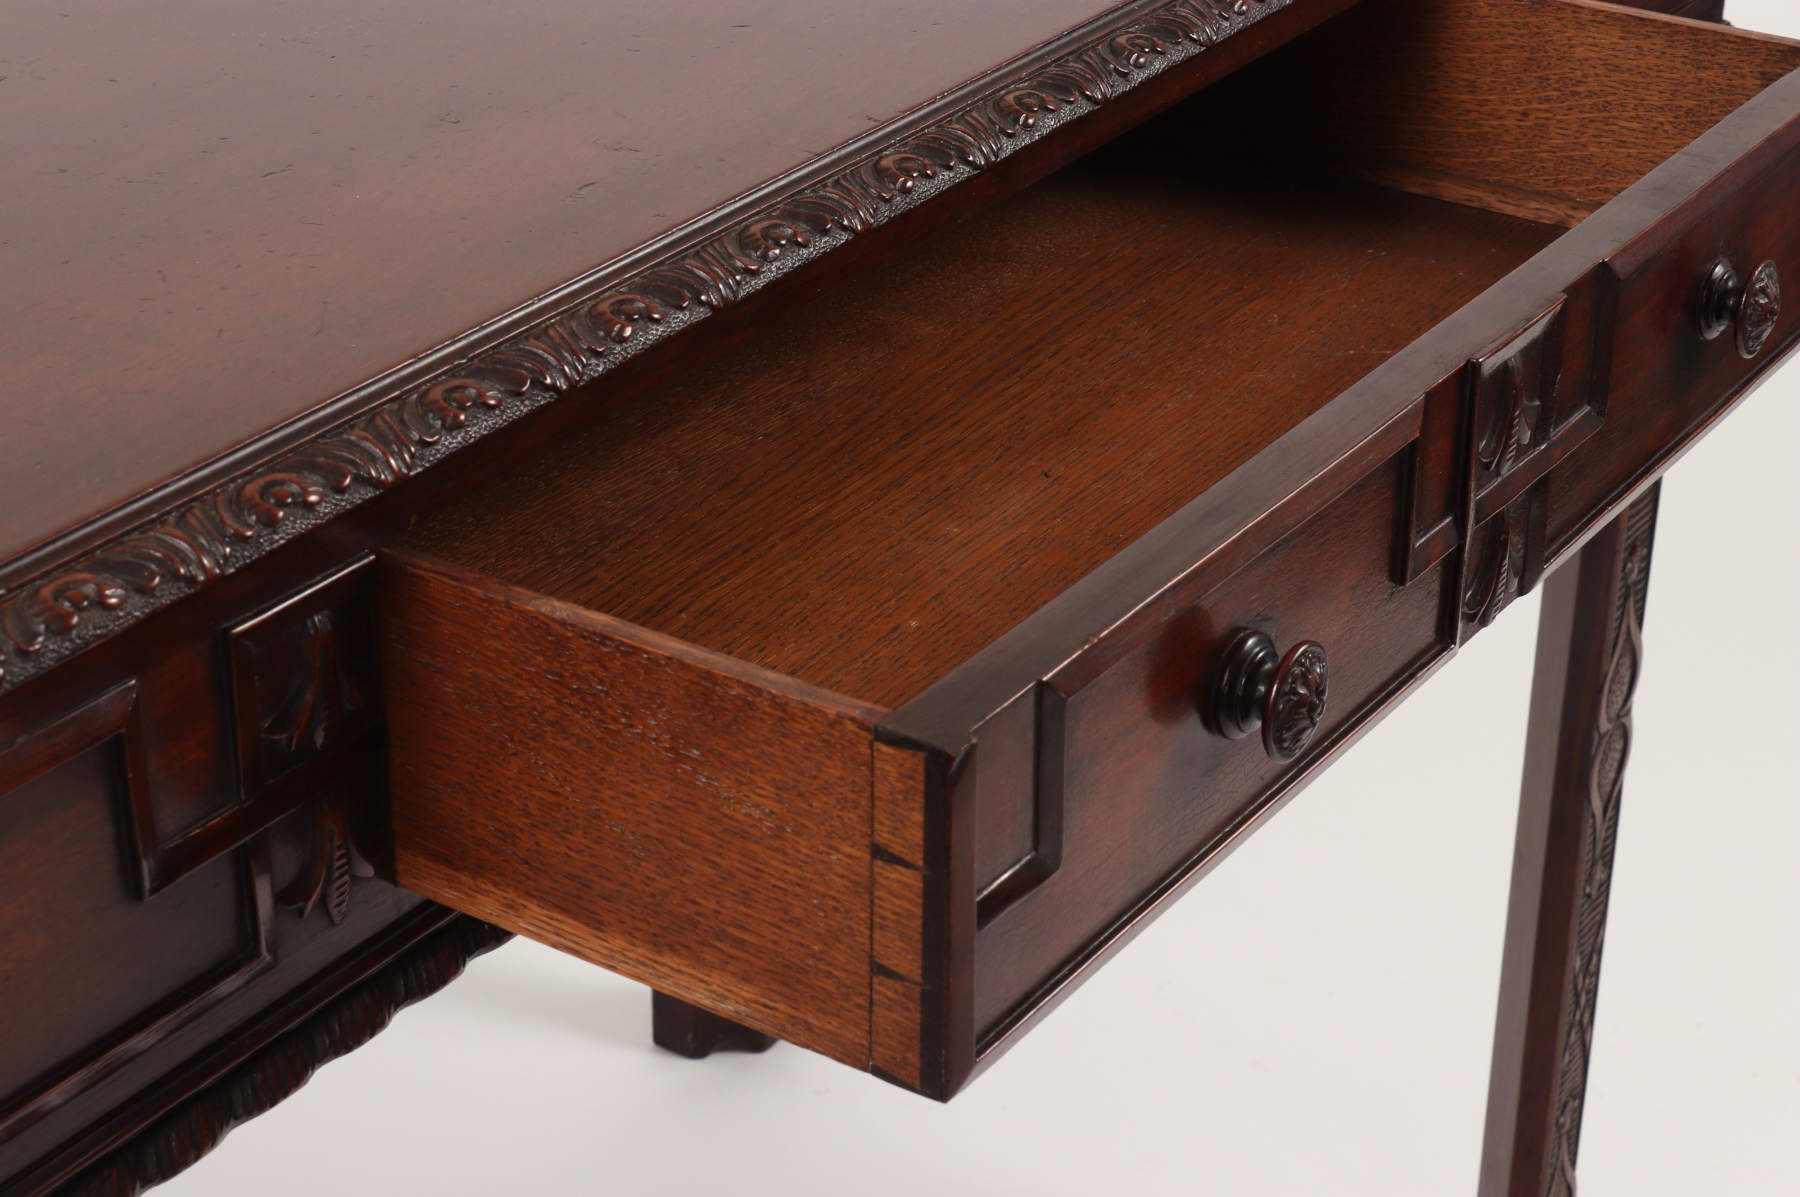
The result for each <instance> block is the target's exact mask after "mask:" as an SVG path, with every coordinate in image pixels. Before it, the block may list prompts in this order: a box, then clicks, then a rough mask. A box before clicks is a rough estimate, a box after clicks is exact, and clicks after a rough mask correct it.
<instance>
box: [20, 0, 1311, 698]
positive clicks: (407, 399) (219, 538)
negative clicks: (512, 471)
mask: <svg viewBox="0 0 1800 1197" xmlns="http://www.w3.org/2000/svg"><path fill="white" fill-rule="evenodd" d="M1294 2H1295V0H1175V2H1173V3H1166V4H1161V5H1157V6H1154V7H1149V8H1146V7H1143V6H1137V7H1132V8H1128V9H1125V10H1123V11H1121V12H1120V13H1118V14H1115V19H1116V20H1117V21H1118V24H1117V25H1116V26H1115V27H1113V28H1110V29H1104V30H1101V31H1099V32H1095V33H1093V34H1091V35H1090V36H1089V37H1087V38H1086V39H1085V40H1083V41H1082V42H1081V43H1079V45H1078V46H1077V47H1076V48H1075V49H1073V50H1070V51H1069V52H1067V53H1065V54H1063V55H1061V56H1060V57H1057V58H1055V59H1053V60H1052V61H1050V62H1048V63H1046V64H1044V65H1042V66H1039V67H1037V68H1035V69H1033V70H1031V71H1030V72H1029V73H1027V74H1025V75H1024V76H1023V77H1022V78H1019V79H1016V80H1013V81H1011V82H1008V83H1004V84H1001V85H998V86H996V87H995V88H993V89H991V90H989V91H988V92H986V93H984V94H983V95H982V96H981V97H980V98H979V99H976V100H974V101H972V102H971V103H969V104H967V105H965V106H963V107H962V108H960V109H958V110H957V111H955V112H954V113H952V114H951V115H949V116H947V117H945V118H944V119H942V120H939V121H937V122H936V123H934V124H931V125H929V126H927V127H925V128H924V129H922V130H919V131H917V132H914V133H911V134H909V135H907V136H905V137H903V138H901V139H899V140H897V141H895V142H892V143H890V144H888V145H887V146H885V147H883V148H880V149H877V150H874V151H872V152H870V153H868V154H865V155H863V156H862V157H860V158H858V159H857V160H856V161H855V162H853V163H852V164H851V165H849V166H847V167H845V168H843V169H840V170H838V171H837V172H836V173H834V174H831V175H829V176H828V177H826V178H825V179H823V180H821V181H818V182H814V183H811V184H809V185H805V186H803V187H801V188H800V189H798V190H797V191H795V192H794V193H793V194H791V195H789V196H788V197H786V198H785V199H781V200H778V201H776V202H775V203H773V204H772V205H770V206H768V207H766V208H764V209H763V210H762V211H760V212H758V213H757V214H755V215H753V216H750V217H748V218H745V219H743V220H740V221H739V222H738V223H736V224H735V225H733V226H732V227H731V228H729V229H727V230H726V231H725V232H723V233H720V234H718V235H717V236H714V237H712V238H710V239H709V240H706V241H703V242H700V243H699V244H697V245H693V246H690V247H688V248H686V249H683V250H680V251H677V252H676V253H673V254H671V255H669V256H668V257H665V258H663V259H662V260H661V261H658V262H656V263H654V264H653V265H651V266H649V267H648V268H646V269H644V270H643V271H641V272H640V273H638V274H636V275H635V276H632V277H629V278H625V279H623V280H619V279H613V280H611V281H610V282H609V281H607V280H605V279H601V280H599V281H597V282H596V283H595V285H594V286H593V287H592V288H590V289H589V291H588V294H587V296H586V297H585V298H582V299H580V300H579V301H577V302H574V303H572V304H571V305H569V306H567V307H565V308H563V309H562V310H561V311H559V312H558V313H556V314H555V315H553V316H550V317H548V318H547V319H544V320H542V321H540V322H539V323H538V324H536V325H535V326H534V327H532V328H531V329H529V330H528V331H526V332H525V333H523V334H521V335H519V336H516V337H514V338H513V339H511V340H509V341H507V342H505V343H503V344H501V345H500V346H498V347H497V348H493V349H489V350H486V351H485V352H482V353H480V354H477V355H476V356H474V357H472V358H470V359H467V360H465V361H463V362H461V363H459V364H458V365H456V366H455V367H454V368H453V369H450V370H447V371H446V372H444V373H442V374H440V375H439V376H437V377H436V378H435V379H433V380H431V381H429V382H427V383H425V384H423V385H421V386H418V387H416V388H414V389H412V390H410V391H408V392H407V393H405V394H403V395H401V396H399V397H398V398H394V399H391V400H389V401H387V402H385V403H383V404H381V405H380V406H378V407H376V408H374V409H373V410H372V411H368V412H365V413H364V414H362V415H359V416H356V417H354V418H351V419H348V420H346V421H345V422H343V423H341V424H339V425H337V426H336V427H334V428H332V429H330V430H329V431H327V432H325V433H324V434H322V435H320V436H318V437H316V438H314V439H313V440H311V441H310V442H308V443H307V444H305V445H303V446H301V447H299V448H297V449H294V450H291V451H289V452H288V453H286V454H285V455H283V456H281V457H278V458H276V459H275V460H273V461H270V462H268V463H266V464H264V465H263V466H260V467H258V468H257V469H255V470H252V471H250V472H248V473H246V474H243V475H241V476H239V477H237V478H235V479H233V480H232V481H230V482H229V483H227V484H225V485H223V486H220V487H217V488H216V489H214V490H212V491H211V492H209V493H207V494H205V495H204V496H202V497H200V498H199V499H196V500H192V501H190V502H188V503H186V504H185V505H184V506H181V507H179V508H177V509H176V510H174V511H171V512H169V513H168V514H166V515H165V516H163V517H162V518H160V519H157V520H154V521H151V522H149V523H146V524H144V525H142V526H140V527H138V528H136V529H135V530H133V531H131V532H129V533H127V534H125V535H123V536H121V537H119V538H117V539H115V540H113V541H112V542H111V543H109V544H107V545H105V546H104V547H102V548H100V549H99V550H97V551H95V552H92V553H90V554H88V555H87V556H85V557H82V558H80V559H78V560H76V561H73V562H71V563H69V564H67V565H65V566H63V567H60V568H57V569H53V570H50V571H48V572H47V573H44V574H41V575H39V576H38V577H36V578H34V579H32V580H31V581H29V582H27V583H25V584H23V585H21V586H18V587H16V588H15V589H14V590H12V591H11V592H10V593H7V594H5V595H4V596H0V689H8V688H11V687H12V686H15V685H17V684H19V683H20V682H21V681H23V680H25V679H26V678H27V677H30V676H33V675H35V674H37V673H40V672H42V671H43V670H44V669H46V668H48V667H50V666H51V665H54V664H55V663H57V662H58V661H60V660H62V659H64V658H66V657H68V656H70V655H72V654H73V653H74V652H76V651H78V650H79V649H80V648H81V647H83V646H84V645H85V644H87V643H88V642H91V641H93V640H96V639H99V638H100V637H102V636H105V635H109V634H112V633H113V632H116V631H117V630H119V629H120V628H123V627H125V626H127V625H128V624H130V623H131V622H133V621H135V620H137V619H140V618H142V617H143V616H144V615H146V614H149V613H150V612H151V611H153V610H156V609H158V608H160V607H162V606H165V605H167V604H168V603H170V602H172V601H174V600H175V599H177V598H180V597H182V596H183V595H185V594H188V593H191V592H192V591H193V590H194V589H196V588H198V587H200V586H204V585H205V584H207V583H208V582H211V581H213V580H214V579H216V578H219V577H221V576H223V575H224V574H226V573H229V572H231V571H233V570H235V569H238V568H240V567H242V566H243V565H245V564H247V563H248V562H250V561H253V560H255V559H256V558H257V557H258V556H260V555H261V554H263V553H264V552H267V551H268V550H269V549H270V548H272V547H274V546H275V545H277V544H280V543H281V542H283V541H285V540H287V539H290V538H292V537H293V536H296V535H298V534H299V533H301V532H304V531H306V530H307V529H308V528H311V527H313V526H315V525H317V524H318V523H320V522H322V521H324V520H326V519H329V518H330V517H332V516H333V515H336V514H338V513H339V512H341V511H343V510H345V509H347V508H349V507H352V506H355V505H356V504H358V503H360V502H363V501H364V500H366V499H368V498H370V497H371V496H372V495H374V494H376V493H378V492H380V491H382V490H385V489H387V488H388V487H391V486H393V485H394V484H395V483H397V482H400V481H402V480H403V479H406V478H408V477H411V476H412V475H414V474H416V473H418V472H419V471H420V470H422V469H424V468H425V467H426V466H429V465H431V464H433V463H435V462H436V461H438V460H439V459H441V458H442V457H444V456H445V455H446V454H448V453H450V452H452V451H454V450H455V449H457V448H460V447H461V446H463V445H465V444H468V443H471V442H472V441H474V440H476V439H478V438H479V437H481V436H482V435H484V434H486V433H488V432H491V431H493V430H494V429H496V428H498V427H500V426H502V425H504V424H506V423H510V422H511V421H512V420H514V419H517V418H518V417H520V416H522V415H524V414H526V413H528V412H530V411H532V410H533V409H535V408H537V407H540V406H542V405H544V404H546V403H549V402H551V401H553V400H555V399H556V398H558V397H559V396H561V395H563V394H566V393H567V392H569V391H571V390H573V389H574V388H576V387H578V386H581V385H583V384H584V383H587V382H591V381H592V380H593V379H595V378H597V377H599V376H600V375H601V374H602V373H605V372H606V371H607V370H609V369H611V368H613V367H614V366H616V365H618V364H619V363H620V362H622V361H624V360H625V359H626V358H628V357H629V356H631V355H632V354H634V353H636V352H639V351H641V350H642V349H644V348H647V347H648V346H649V345H651V344H654V343H655V342H656V341H658V340H660V339H661V338H662V337H664V336H668V335H671V334H672V333H674V332H677V331H679V330H680V329H681V328H684V327H685V326H686V325H687V324H689V323H692V322H693V321H696V320H699V319H702V318H704V317H705V316H706V315H708V314H710V313H712V312H716V311H718V310H720V309H722V308H724V307H726V306H728V305H730V304H732V303H735V302H736V301H738V300H739V299H741V298H743V297H744V296H746V295H748V294H749V293H751V292H752V291H754V290H756V289H758V288H760V287H762V286H765V285H767V284H768V283H769V282H770V281H772V280H773V279H774V278H776V277H779V276H780V275H781V274H782V273H785V272H786V271H787V270H789V269H792V268H793V267H795V266H797V265H800V264H803V263H804V262H806V261H809V260H811V259H812V258H814V257H817V256H818V255H820V254H822V253H824V252H826V251H828V250H829V249H831V248H832V247H834V246H835V245H837V244H841V243H842V241H843V240H845V239H847V238H849V237H852V236H855V235H856V234H858V233H861V232H863V231H865V230H867V229H870V228H872V227H874V226H876V225H878V224H881V223H883V222H885V221H886V220H888V219H891V218H892V217H893V216H895V215H897V214H898V213H899V212H901V211H904V210H906V209H907V208H909V207H911V206H913V205H915V204H917V203H920V202H922V201H923V200H925V199H927V198H929V197H930V196H932V195H934V194H936V193H937V192H938V191H941V190H943V189H945V188H947V187H949V186H952V185H954V184H955V183H956V182H958V181H959V180H960V179H961V178H963V177H966V176H967V175H968V174H969V173H971V172H974V171H979V170H981V169H982V168H984V167H986V166H989V165H991V164H992V163H994V162H997V161H999V160H1000V159H1002V158H1005V157H1007V156H1009V155H1010V154H1012V153H1014V152H1015V151H1017V150H1018V149H1019V148H1020V147H1021V146H1024V145H1026V144H1029V143H1030V142H1031V141H1034V140H1036V139H1037V138H1039V137H1042V136H1043V135H1045V134H1046V133H1048V132H1049V131H1050V130H1052V129H1053V128H1055V127H1057V126H1058V125H1061V124H1062V123H1064V122H1066V121H1068V120H1071V119H1074V118H1076V117H1079V116H1080V115H1082V114H1083V113H1085V112H1087V111H1090V110H1092V109H1093V108H1095V107H1097V106H1098V105H1101V104H1104V103H1106V102H1107V101H1108V100H1111V99H1113V98H1114V97H1116V96H1118V95H1120V94H1121V93H1123V92H1125V91H1127V90H1129V89H1131V88H1132V87H1135V86H1137V85H1138V84H1140V83H1142V82H1143V81H1144V80H1146V79H1149V78H1151V77H1152V76H1154V75H1156V74H1159V73H1161V72H1162V71H1164V70H1166V69H1168V68H1169V67H1171V66H1174V65H1175V64H1177V63H1180V62H1183V61H1185V60H1187V59H1189V58H1191V57H1193V56H1194V55H1196V54H1199V53H1201V52H1202V51H1204V50H1205V49H1207V48H1208V47H1210V46H1213V45H1216V44H1218V43H1219V42H1220V41H1222V40H1224V39H1225V38H1227V37H1229V36H1231V35H1232V34H1234V33H1236V32H1238V31H1239V30H1241V29H1243V28H1244V27H1246V26H1248V25H1250V24H1253V23H1255V22H1256V21H1257V20H1259V19H1261V18H1262V17H1264V16H1266V15H1268V14H1270V13H1272V12H1275V11H1278V10H1280V9H1283V8H1286V7H1288V6H1289V5H1291V4H1293V3H1294Z"/></svg>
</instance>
